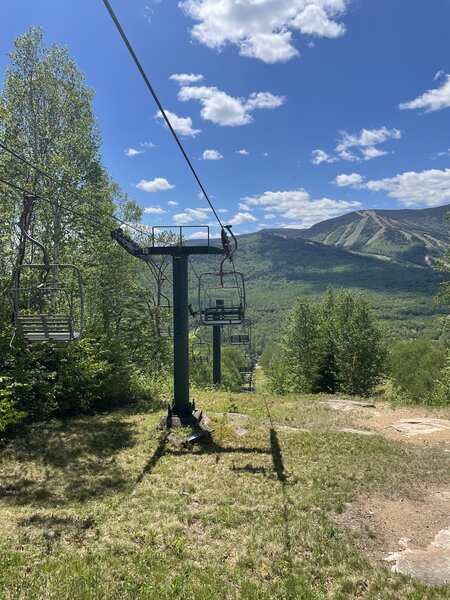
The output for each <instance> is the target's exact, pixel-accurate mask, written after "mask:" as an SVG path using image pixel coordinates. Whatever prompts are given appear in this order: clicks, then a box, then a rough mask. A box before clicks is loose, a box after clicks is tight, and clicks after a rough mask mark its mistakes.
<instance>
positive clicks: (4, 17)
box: [0, 0, 450, 233]
mask: <svg viewBox="0 0 450 600" xmlns="http://www.w3.org/2000/svg"><path fill="white" fill-rule="evenodd" d="M111 4H112V6H113V8H114V10H115V11H116V13H117V15H118V17H119V19H120V21H121V23H122V25H123V27H124V29H125V31H126V32H127V34H128V36H129V38H130V41H131V42H132V44H133V46H134V48H135V50H136V53H137V54H138V56H139V58H140V60H141V62H142V64H143V66H144V68H145V70H146V72H147V74H148V76H149V78H150V80H151V82H152V84H153V86H154V88H155V89H156V91H157V93H158V95H159V97H160V100H161V102H162V104H163V106H164V107H165V109H166V110H167V111H169V116H170V118H171V121H172V124H173V125H174V126H175V127H176V129H177V131H178V132H179V135H180V137H181V139H182V141H183V144H184V146H185V148H186V150H187V152H188V154H189V156H190V157H191V160H192V162H193V164H194V166H195V168H196V169H197V171H198V173H199V175H200V178H201V180H202V181H203V183H204V186H205V188H206V190H207V191H208V193H209V195H210V196H211V197H212V199H213V203H214V205H215V207H216V209H218V210H220V211H221V212H220V216H221V218H222V220H223V221H224V222H231V223H233V224H234V229H235V231H236V232H238V233H244V232H249V231H255V230H258V229H261V228H262V227H308V226H310V225H312V224H313V223H315V222H318V221H321V220H324V219H326V218H330V217H334V216H337V215H340V214H344V213H345V212H348V211H350V210H358V209H365V208H404V207H408V208H424V207H431V206H438V205H442V204H447V203H450V36H449V35H448V24H449V23H450V3H449V2H448V0H432V1H428V2H425V1H423V0H422V1H419V0H397V1H393V0H247V1H244V0H243V1H242V2H240V3H238V2H236V1H235V0H184V1H182V2H176V1H175V2H174V1H170V0H142V1H141V0H111ZM38 24H39V25H42V26H43V28H44V32H45V36H46V40H47V42H48V43H51V42H56V43H58V44H64V45H67V46H68V48H69V52H70V54H71V55H72V56H73V57H74V59H75V60H76V62H77V65H78V67H79V68H80V69H81V70H82V71H83V72H84V73H85V76H86V81H87V83H88V84H89V85H90V86H91V87H92V88H94V89H95V92H96V96H95V103H94V108H95V113H96V116H97V119H98V122H99V126H100V130H101V133H102V136H103V156H104V162H105V166H106V168H107V169H108V171H109V173H110V174H111V176H112V177H113V178H114V179H115V180H116V181H117V182H118V183H119V184H120V185H121V186H122V188H123V189H124V191H126V192H127V193H128V194H129V195H130V196H132V197H133V198H135V199H136V200H137V202H138V203H139V204H140V206H142V207H143V208H144V209H145V210H146V213H145V214H144V217H143V221H144V222H145V223H148V224H154V225H162V224H172V223H173V224H189V225H195V224H200V223H208V222H210V221H211V222H212V215H211V213H209V212H208V211H207V210H206V208H207V204H206V202H205V200H204V199H202V198H201V197H199V189H198V186H197V184H196V182H195V180H194V178H193V177H192V174H191V173H190V171H189V170H188V168H187V166H186V164H185V163H184V160H183V158H182V156H181V154H180V152H179V150H178V148H177V147H176V145H175V142H174V140H173V139H172V137H171V135H170V133H169V132H168V131H167V129H166V128H165V127H164V125H163V124H162V122H161V119H159V118H157V117H156V106H155V104H154V102H153V100H152V98H151V97H150V95H149V93H148V91H147V89H146V88H145V86H144V83H143V81H142V80H141V78H140V76H139V74H138V72H137V70H136V67H135V66H134V64H133V63H132V61H131V58H130V56H129V55H128V52H127V50H126V48H125V46H124V45H123V42H122V41H121V39H120V38H119V35H118V33H117V32H116V30H115V28H114V26H113V23H112V21H111V19H110V17H109V15H108V14H107V12H106V10H105V8H104V6H103V3H102V2H101V0H77V2H73V1H72V2H69V1H66V0H39V1H38V2H37V1H36V0H3V1H2V3H1V7H0V70H1V72H2V73H3V72H4V69H5V66H6V64H7V57H6V52H8V50H10V48H11V46H12V42H13V39H14V38H15V37H16V36H17V35H19V34H21V33H23V32H24V31H26V30H27V29H28V28H29V27H30V26H31V25H38Z"/></svg>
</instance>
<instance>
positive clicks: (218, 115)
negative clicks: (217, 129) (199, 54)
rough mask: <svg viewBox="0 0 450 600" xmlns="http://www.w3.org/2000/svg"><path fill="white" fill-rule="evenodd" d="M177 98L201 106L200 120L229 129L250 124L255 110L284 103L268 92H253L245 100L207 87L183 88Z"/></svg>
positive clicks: (282, 98)
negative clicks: (198, 103) (193, 101)
mask: <svg viewBox="0 0 450 600" xmlns="http://www.w3.org/2000/svg"><path fill="white" fill-rule="evenodd" d="M178 98H179V100H181V101H182V102H186V101H188V100H198V101H199V102H200V103H201V105H202V109H201V111H200V115H201V117H202V119H204V120H205V121H212V122H213V123H215V124H216V125H221V126H229V127H237V126H240V125H247V124H248V123H251V121H252V120H253V118H252V116H251V114H250V113H251V112H252V111H253V110H255V109H256V108H266V109H272V108H277V107H279V106H281V105H282V104H283V103H284V102H285V98H284V97H283V96H275V95H273V94H271V93H270V92H257V93H256V92H255V93H253V94H251V95H250V96H249V98H248V99H247V100H246V99H244V98H235V97H233V96H230V95H228V94H227V93H226V92H223V91H221V90H219V89H218V88H216V87H207V86H183V87H182V88H181V89H180V91H179V92H178Z"/></svg>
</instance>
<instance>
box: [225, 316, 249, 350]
mask: <svg viewBox="0 0 450 600" xmlns="http://www.w3.org/2000/svg"><path fill="white" fill-rule="evenodd" d="M250 341H251V324H250V321H248V320H246V321H244V323H243V327H242V333H232V328H231V327H230V331H229V333H228V343H229V344H230V345H232V346H249V345H250Z"/></svg>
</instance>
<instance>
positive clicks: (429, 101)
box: [399, 73, 450, 112]
mask: <svg viewBox="0 0 450 600" xmlns="http://www.w3.org/2000/svg"><path fill="white" fill-rule="evenodd" d="M437 75H439V76H440V73H437ZM435 79H436V77H435ZM449 107H450V75H446V79H445V81H444V83H443V84H442V85H441V87H439V88H436V89H433V90H428V91H426V92H425V93H424V94H422V95H421V96H418V97H417V98H415V99H414V100H411V101H410V102H403V103H402V104H400V105H399V108H400V109H401V110H414V109H417V108H424V109H425V112H434V111H436V110H442V109H443V108H449Z"/></svg>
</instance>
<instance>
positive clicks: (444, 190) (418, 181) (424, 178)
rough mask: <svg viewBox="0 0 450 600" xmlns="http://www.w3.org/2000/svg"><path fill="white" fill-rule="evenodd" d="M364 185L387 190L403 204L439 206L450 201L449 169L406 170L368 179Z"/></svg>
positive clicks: (371, 188)
mask: <svg viewBox="0 0 450 600" xmlns="http://www.w3.org/2000/svg"><path fill="white" fill-rule="evenodd" d="M364 187H365V188H367V189H368V190H371V191H374V192H380V191H385V192H388V196H390V197H391V198H395V199H396V200H398V201H399V202H400V203H401V204H403V205H404V206H439V205H441V204H446V203H447V202H450V169H444V170H442V171H440V170H438V169H429V170H428V171H421V172H420V173H417V172H415V171H408V172H406V173H401V174H399V175H396V176H395V177H388V178H385V179H378V180H372V181H368V182H367V183H366V184H364Z"/></svg>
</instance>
